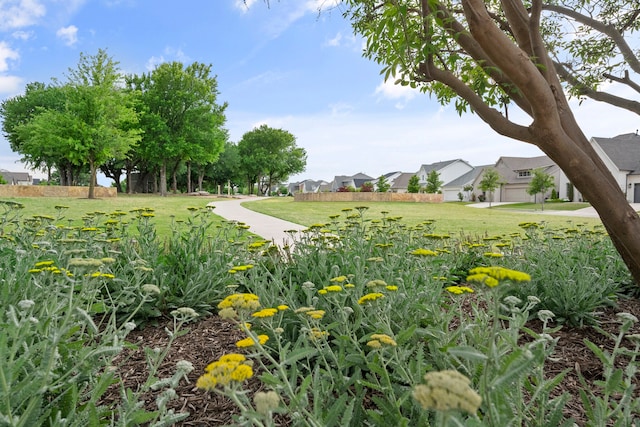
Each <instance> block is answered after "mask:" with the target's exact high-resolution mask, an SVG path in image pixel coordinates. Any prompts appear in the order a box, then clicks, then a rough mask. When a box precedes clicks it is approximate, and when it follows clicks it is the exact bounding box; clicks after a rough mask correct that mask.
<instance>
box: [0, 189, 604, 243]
mask: <svg viewBox="0 0 640 427" xmlns="http://www.w3.org/2000/svg"><path fill="white" fill-rule="evenodd" d="M0 200H7V201H13V202H19V203H22V204H23V205H24V209H23V210H22V211H21V213H22V215H23V216H24V217H25V218H28V217H31V216H32V215H52V216H55V215H56V214H57V210H56V206H66V207H67V208H66V209H64V210H62V215H63V216H64V218H63V221H64V222H66V221H67V220H73V222H72V224H73V225H79V224H81V218H82V217H83V216H85V215H86V214H87V213H90V212H95V211H99V212H106V213H110V212H113V211H115V210H121V211H125V212H130V211H131V210H134V209H138V208H150V209H153V210H154V214H155V217H154V218H153V221H154V223H155V224H156V228H157V231H158V235H159V236H167V235H168V234H169V232H170V230H171V223H172V221H175V220H185V219H186V218H188V217H189V215H191V212H190V211H189V209H188V208H192V207H197V208H201V207H204V206H206V204H207V203H209V202H211V201H213V200H217V199H216V198H215V197H202V196H198V197H194V196H184V195H176V196H172V195H170V196H168V197H159V196H157V195H126V194H119V195H118V197H115V198H109V199H107V198H103V199H93V200H90V199H80V198H58V197H41V198H28V197H21V198H2V199H0ZM532 205H533V204H524V203H523V204H515V205H503V206H504V207H501V208H498V207H497V206H495V207H492V208H491V209H476V208H471V207H468V206H466V204H465V203H438V204H435V203H434V204H428V203H403V202H375V203H358V202H328V203H321V202H294V201H293V198H291V197H279V198H275V197H274V198H264V199H259V200H255V201H248V202H244V203H243V206H244V207H246V208H248V209H251V210H254V211H256V212H261V213H265V214H267V215H271V216H275V217H277V218H281V219H284V220H287V221H291V222H295V223H297V224H302V225H307V226H308V225H311V224H317V223H328V222H329V221H330V218H329V217H330V216H331V215H340V217H339V218H338V219H344V218H345V217H346V216H347V215H349V214H352V213H354V212H345V211H343V209H353V208H355V207H356V206H367V207H369V209H368V210H367V212H366V214H365V218H366V219H379V218H382V217H383V213H382V212H388V213H386V214H384V215H387V216H394V217H402V221H403V222H404V223H406V224H408V225H414V224H418V223H420V222H422V221H425V220H435V227H436V230H437V231H439V232H443V233H450V234H459V233H464V234H469V235H495V234H503V233H507V234H508V233H512V232H516V231H520V228H519V227H518V224H519V223H521V222H527V221H535V222H545V223H547V224H549V225H552V226H554V227H564V226H568V225H576V224H587V225H588V226H594V225H596V224H600V223H601V222H600V220H599V219H595V218H576V217H562V216H556V215H553V216H551V215H541V214H536V213H534V212H533V209H532V208H531V207H530V206H532ZM537 206H538V207H539V205H537ZM552 206H553V207H556V206H558V207H560V206H562V207H563V208H568V209H579V208H581V207H585V206H588V204H585V203H580V204H576V203H548V204H546V205H545V209H549V210H551V207H552ZM214 213H215V211H214ZM213 218H214V221H222V218H220V217H218V216H216V215H213Z"/></svg>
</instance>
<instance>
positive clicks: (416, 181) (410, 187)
mask: <svg viewBox="0 0 640 427" xmlns="http://www.w3.org/2000/svg"><path fill="white" fill-rule="evenodd" d="M419 192H420V178H418V175H413V176H412V177H411V178H409V183H408V184H407V193H419Z"/></svg>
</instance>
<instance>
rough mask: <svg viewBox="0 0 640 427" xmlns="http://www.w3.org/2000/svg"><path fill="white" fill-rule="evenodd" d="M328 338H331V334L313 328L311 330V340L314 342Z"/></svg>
mask: <svg viewBox="0 0 640 427" xmlns="http://www.w3.org/2000/svg"><path fill="white" fill-rule="evenodd" d="M328 336H329V332H327V331H323V330H321V329H318V328H311V330H310V331H309V338H311V340H312V341H316V340H319V339H323V338H326V337H328Z"/></svg>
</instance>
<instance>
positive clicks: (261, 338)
mask: <svg viewBox="0 0 640 427" xmlns="http://www.w3.org/2000/svg"><path fill="white" fill-rule="evenodd" d="M256 338H257V341H256V339H254V338H253V337H247V338H245V339H243V340H240V341H238V342H236V347H238V348H245V347H253V346H254V345H256V343H257V342H259V343H260V345H263V344H265V343H266V342H267V341H269V336H268V335H258V336H257V337H256Z"/></svg>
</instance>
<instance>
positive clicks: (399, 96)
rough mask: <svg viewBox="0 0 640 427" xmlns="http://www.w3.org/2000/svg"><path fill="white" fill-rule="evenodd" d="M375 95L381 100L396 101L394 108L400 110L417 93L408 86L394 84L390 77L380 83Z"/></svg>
mask: <svg viewBox="0 0 640 427" xmlns="http://www.w3.org/2000/svg"><path fill="white" fill-rule="evenodd" d="M375 94H376V95H380V96H381V97H382V98H383V99H392V100H396V101H398V102H397V103H396V108H397V109H400V110H401V109H403V108H404V107H405V106H406V104H407V103H408V102H409V101H411V100H412V99H413V98H414V97H415V96H416V95H417V94H418V91H417V90H416V89H412V88H411V87H409V86H401V85H399V84H394V79H393V77H392V78H390V79H389V80H387V81H383V82H382V83H380V84H379V85H378V87H376V91H375Z"/></svg>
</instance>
